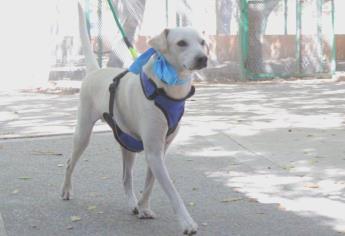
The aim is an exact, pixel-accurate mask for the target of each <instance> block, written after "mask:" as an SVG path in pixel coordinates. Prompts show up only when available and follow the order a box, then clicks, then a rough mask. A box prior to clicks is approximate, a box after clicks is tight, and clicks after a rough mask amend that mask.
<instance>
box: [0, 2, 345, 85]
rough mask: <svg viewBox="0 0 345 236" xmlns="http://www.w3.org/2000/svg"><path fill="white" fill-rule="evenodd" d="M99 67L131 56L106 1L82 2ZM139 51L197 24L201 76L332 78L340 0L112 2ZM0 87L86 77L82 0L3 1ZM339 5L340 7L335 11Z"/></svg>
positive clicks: (340, 35)
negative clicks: (203, 59) (203, 42)
mask: <svg viewBox="0 0 345 236" xmlns="http://www.w3.org/2000/svg"><path fill="white" fill-rule="evenodd" d="M81 3H82V5H83V8H84V11H85V17H86V18H87V21H88V25H89V27H88V31H89V33H90V36H91V41H92V45H93V50H94V53H95V56H96V57H97V58H98V61H99V63H100V65H101V66H102V67H107V66H120V67H127V66H128V65H129V64H130V63H131V60H132V59H131V57H130V54H129V52H128V50H127V48H126V46H125V45H124V43H123V41H122V38H121V36H120V34H119V31H118V29H117V26H116V24H115V21H114V19H113V17H112V15H111V11H110V9H109V6H108V3H107V1H105V0H82V1H81ZM113 3H114V6H115V8H116V10H117V11H118V14H119V16H120V19H121V22H122V24H123V26H124V28H125V31H126V33H127V34H128V38H129V39H130V41H132V43H133V44H134V45H135V47H136V48H137V49H138V50H139V52H142V51H144V50H145V49H146V48H147V44H146V41H147V39H148V38H149V37H152V36H153V35H155V34H158V33H159V32H160V31H162V29H164V28H166V27H175V26H187V25H188V26H192V27H194V28H196V29H197V30H199V31H200V32H201V33H202V34H204V36H205V37H206V39H207V41H208V43H209V46H210V58H211V60H210V63H209V67H208V68H207V69H205V70H203V71H201V72H200V73H198V74H197V75H196V77H197V78H198V79H201V80H208V81H211V82H213V81H220V82H227V81H233V80H251V79H266V78H276V77H284V78H296V77H320V78H324V77H325V78H330V77H331V76H333V75H335V73H336V72H337V73H339V72H342V71H344V70H345V63H344V62H345V27H343V25H342V24H343V22H344V16H343V15H342V14H341V12H340V11H339V9H345V2H344V1H343V0H303V1H301V0H266V1H259V0H256V1H254V0H252V1H251V0H201V1H200V0H174V1H173V0H114V1H113ZM0 4H1V6H0V29H1V39H0V42H1V43H0V60H1V67H0V72H1V75H2V76H0V79H1V87H2V88H29V87H37V86H43V85H44V84H45V83H47V82H48V81H75V80H81V79H82V77H83V75H84V57H83V54H82V51H81V47H80V40H79V31H78V15H77V14H78V11H77V1H71V0H49V1H44V0H34V1H30V2H28V1H4V2H2V3H0ZM337 9H338V10H337Z"/></svg>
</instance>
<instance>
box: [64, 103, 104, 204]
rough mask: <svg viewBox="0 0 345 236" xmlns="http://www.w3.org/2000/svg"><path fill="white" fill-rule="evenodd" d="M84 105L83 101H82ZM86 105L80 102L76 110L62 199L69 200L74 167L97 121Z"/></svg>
mask: <svg viewBox="0 0 345 236" xmlns="http://www.w3.org/2000/svg"><path fill="white" fill-rule="evenodd" d="M84 103H85V101H84ZM87 105H88V104H83V102H81V104H80V106H79V110H78V121H77V127H76V129H75V132H74V137H73V152H72V158H71V159H69V160H68V161H67V168H66V174H65V181H64V184H63V188H62V195H61V197H62V199H63V200H69V199H70V191H71V188H72V183H71V178H72V173H73V170H74V167H75V165H76V163H77V161H78V160H79V158H80V156H81V155H82V153H83V152H84V150H85V148H86V147H87V145H88V144H89V140H90V135H91V132H92V128H93V126H94V124H95V122H96V121H97V120H98V118H96V116H95V114H93V113H92V110H91V109H88V106H87Z"/></svg>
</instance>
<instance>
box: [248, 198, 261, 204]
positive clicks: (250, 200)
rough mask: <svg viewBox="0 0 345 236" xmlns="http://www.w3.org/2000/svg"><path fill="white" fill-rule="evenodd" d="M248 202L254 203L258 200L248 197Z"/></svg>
mask: <svg viewBox="0 0 345 236" xmlns="http://www.w3.org/2000/svg"><path fill="white" fill-rule="evenodd" d="M248 201H249V202H254V203H258V202H259V201H258V200H256V199H255V198H249V200H248Z"/></svg>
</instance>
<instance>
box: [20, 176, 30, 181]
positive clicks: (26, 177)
mask: <svg viewBox="0 0 345 236" xmlns="http://www.w3.org/2000/svg"><path fill="white" fill-rule="evenodd" d="M18 179H20V180H30V179H32V178H31V177H29V176H21V177H18Z"/></svg>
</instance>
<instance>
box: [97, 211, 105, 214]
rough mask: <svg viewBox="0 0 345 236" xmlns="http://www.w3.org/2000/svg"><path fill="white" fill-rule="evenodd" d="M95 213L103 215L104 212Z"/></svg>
mask: <svg viewBox="0 0 345 236" xmlns="http://www.w3.org/2000/svg"><path fill="white" fill-rule="evenodd" d="M96 213H97V214H103V213H104V212H103V211H97V212H96Z"/></svg>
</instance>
